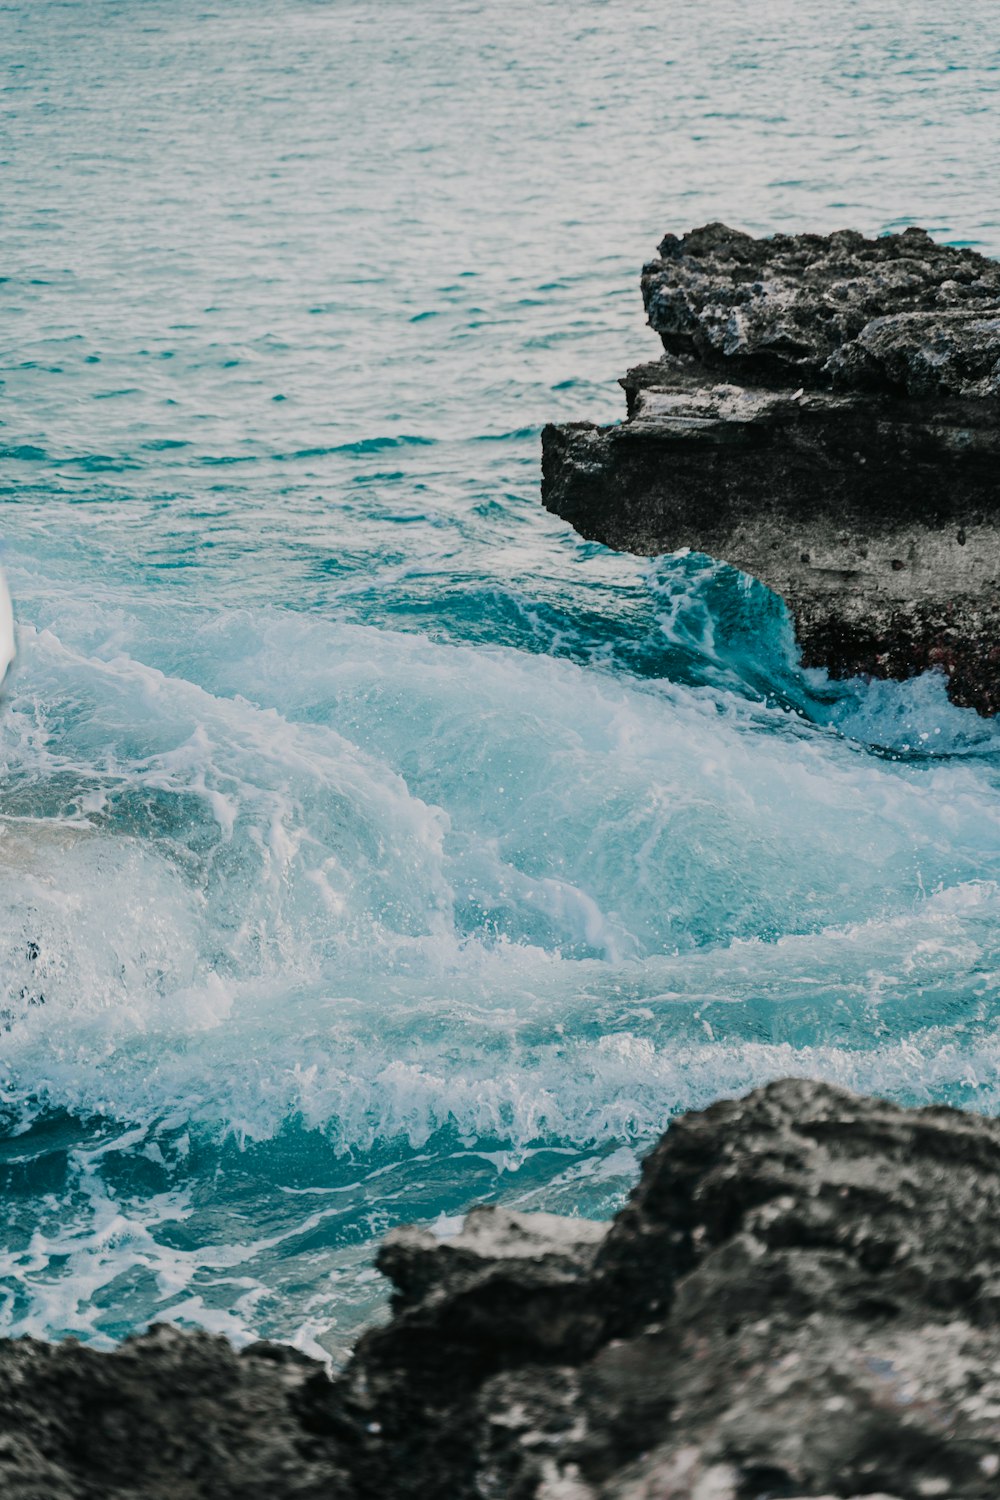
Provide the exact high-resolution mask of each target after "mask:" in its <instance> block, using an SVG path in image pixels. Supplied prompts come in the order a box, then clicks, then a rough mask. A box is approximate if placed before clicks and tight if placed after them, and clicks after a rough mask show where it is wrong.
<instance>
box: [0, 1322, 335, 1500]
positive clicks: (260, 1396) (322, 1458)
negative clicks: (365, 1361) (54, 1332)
mask: <svg viewBox="0 0 1000 1500" xmlns="http://www.w3.org/2000/svg"><path fill="white" fill-rule="evenodd" d="M310 1380H312V1381H314V1382H315V1381H319V1382H321V1383H322V1384H323V1385H328V1384H329V1382H328V1380H327V1377H326V1374H325V1372H324V1371H323V1369H322V1367H321V1366H319V1365H317V1364H316V1363H315V1362H314V1361H313V1360H309V1359H305V1358H304V1357H303V1356H301V1355H298V1354H297V1353H296V1352H295V1350H293V1349H289V1348H286V1347H284V1346H282V1345H277V1344H257V1345H254V1346H252V1347H251V1348H250V1349H247V1350H244V1352H243V1353H242V1354H237V1353H236V1352H235V1350H234V1349H233V1348H232V1347H231V1345H230V1344H229V1343H228V1342H227V1340H226V1339H224V1338H219V1337H212V1336H210V1335H209V1334H205V1333H197V1332H195V1333H181V1332H179V1331H178V1330H177V1329H174V1328H168V1327H165V1326H162V1325H161V1326H158V1327H154V1328H152V1329H151V1330H150V1331H149V1333H147V1334H144V1335H142V1336H141V1337H139V1338H132V1339H127V1340H126V1341H125V1343H124V1344H122V1345H121V1347H120V1348H119V1349H118V1350H116V1351H115V1352H114V1353H112V1354H102V1353H98V1352H96V1351H95V1350H93V1349H88V1348H85V1347H83V1346H81V1345H80V1344H78V1343H77V1342H76V1341H75V1340H73V1339H67V1340H66V1341H65V1342H64V1343H62V1344H57V1345H52V1344H43V1343H40V1342H39V1341H37V1340H35V1339H16V1340H11V1339H6V1340H3V1341H0V1494H2V1495H3V1497H4V1500H126V1497H128V1500H230V1497H231V1500H236V1497H237V1496H239V1497H240V1500H278V1497H281V1500H286V1497H287V1500H335V1497H344V1500H349V1497H351V1496H353V1493H354V1492H353V1490H352V1489H351V1488H350V1486H349V1483H348V1481H347V1478H346V1475H345V1474H344V1472H343V1470H342V1468H341V1465H340V1461H339V1457H338V1454H337V1451H336V1449H335V1447H334V1445H333V1443H332V1441H331V1439H330V1438H329V1437H328V1436H323V1435H317V1434H315V1433H314V1432H313V1431H311V1430H310V1428H309V1425H308V1423H307V1422H306V1421H304V1420H303V1417H302V1414H301V1413H300V1412H299V1411H298V1410H297V1409H296V1402H297V1401H299V1402H302V1401H303V1396H304V1395H305V1397H306V1400H305V1402H304V1405H305V1406H306V1407H307V1406H308V1391H309V1382H310Z"/></svg>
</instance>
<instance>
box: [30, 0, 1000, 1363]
mask: <svg viewBox="0 0 1000 1500" xmlns="http://www.w3.org/2000/svg"><path fill="white" fill-rule="evenodd" d="M991 30H992V31H994V32H995V16H994V13H993V7H992V6H990V5H987V4H985V3H981V4H975V3H973V4H970V5H968V6H965V7H963V8H962V9H961V10H960V11H954V10H948V9H947V8H946V7H942V6H941V5H939V4H937V3H930V0H905V3H904V0H875V3H873V4H870V5H865V6H859V5H856V4H854V3H851V0H823V3H822V4H820V3H818V0H794V3H793V0H772V3H768V4H761V5H755V6H747V5H743V4H736V3H735V0H701V3H699V4H697V5H694V4H675V5H669V6H667V5H664V4H662V3H655V4H653V3H645V0H572V3H570V0H505V3H503V4H500V3H492V4H491V3H482V0H436V3H429V0H379V3H378V4H375V3H371V0H368V3H363V4H362V3H358V0H217V3H206V0H73V3H63V0H15V3H10V0H8V3H0V64H2V69H3V78H2V89H3V92H2V95H0V174H2V175H0V183H2V189H0V191H2V220H0V249H2V264H0V276H2V278H3V279H2V281H0V313H2V316H0V343H2V354H0V377H2V381H3V390H2V405H0V419H2V427H0V481H2V495H3V501H4V507H3V514H2V531H3V535H4V538H5V549H6V550H5V559H4V561H5V566H6V570H7V573H8V576H9V579H10V583H11V587H12V590H13V593H14V596H15V600H16V607H17V615H18V621H19V648H20V654H19V661H18V665H17V667H16V669H15V673H14V676H13V679H12V681H11V683H10V685H9V688H8V693H7V699H6V704H5V707H4V710H3V713H2V717H0V1101H2V1114H0V1119H2V1137H3V1138H2V1141H0V1153H2V1154H0V1161H2V1193H3V1197H2V1202H3V1210H4V1212H3V1216H2V1231H0V1331H4V1332H7V1333H12V1334H21V1333H35V1334H41V1335H46V1336H59V1335H64V1334H68V1333H72V1334H75V1335H77V1336H79V1337H81V1338H84V1339H87V1340H91V1341H94V1342H95V1343H98V1344H105V1345H106V1344H108V1343H109V1342H111V1341H113V1340H115V1339H117V1338H119V1337H121V1336H123V1335H124V1334H126V1333H127V1332H129V1331H130V1330H133V1329H136V1328H141V1327H143V1326H145V1325H146V1324H147V1323H148V1322H150V1321H151V1320H156V1319H168V1320H173V1321H176V1322H179V1323H185V1324H200V1325H203V1326H206V1327H209V1328H212V1329H218V1330H222V1331H225V1332H226V1333H228V1334H230V1335H232V1336H233V1337H234V1338H236V1339H237V1340H245V1339H248V1338H252V1337H257V1336H260V1335H266V1336H271V1337H277V1338H280V1339H286V1340H290V1341H292V1342H295V1343H297V1344H298V1345H299V1346H300V1347H302V1348H304V1349H307V1350H310V1351H312V1352H313V1353H319V1354H324V1353H326V1354H331V1355H333V1356H334V1357H339V1356H341V1355H342V1353H343V1351H344V1349H345V1348H346V1347H348V1345H349V1344H350V1341H351V1339H352V1337H353V1336H354V1334H355V1333H356V1330H357V1328H358V1327H359V1325H360V1324H361V1323H362V1322H364V1321H365V1320H367V1319H370V1318H371V1317H373V1316H378V1315H379V1310H380V1308H381V1307H382V1305H383V1299H384V1284H383V1283H382V1281H381V1278H380V1277H379V1276H378V1275H377V1273H376V1272H375V1271H374V1270H372V1269H371V1261H372V1255H373V1251H374V1247H375V1244H376V1242H377V1241H378V1239H379V1237H380V1236H381V1235H382V1234H384V1233H385V1232H386V1231H387V1230H388V1229H389V1228H390V1227H391V1226H393V1225H395V1224H398V1223H401V1222H406V1221H412V1220H417V1221H421V1222H423V1223H426V1224H429V1225H431V1226H434V1227H436V1228H437V1229H438V1230H439V1231H440V1232H447V1231H448V1230H449V1228H451V1227H452V1226H453V1225H454V1223H455V1221H456V1217H457V1216H458V1215H459V1214H461V1212H462V1211H463V1210H464V1209H466V1208H467V1207H468V1206H469V1205H470V1204H472V1203H475V1202H483V1201H486V1202H492V1201H502V1202H504V1203H507V1204H511V1205H515V1206H517V1207H520V1208H526V1209H532V1208H546V1209H553V1210H557V1211H560V1212H565V1213H582V1214H588V1215H593V1216H603V1215H606V1214H608V1213H610V1212H611V1211H613V1210H614V1208H615V1207H616V1206H617V1205H618V1204H619V1203H620V1202H621V1201H622V1198H623V1195H624V1194H625V1192H626V1191H627V1189H628V1187H629V1185H630V1184H631V1183H632V1181H633V1180H634V1177H635V1172H636V1163H637V1160H638V1158H639V1157H640V1156H641V1154H642V1152H643V1150H644V1149H645V1148H646V1147H647V1146H648V1144H649V1143H650V1142H651V1141H652V1140H654V1139H655V1137H656V1136H657V1134H658V1133H659V1132H660V1131H661V1130H662V1129H663V1128H664V1126H665V1125H666V1124H667V1122H668V1121H669V1119H670V1118H671V1116H672V1115H674V1114H675V1113H676V1112H677V1111H679V1110H683V1109H685V1108H689V1107H691V1106H698V1105H703V1104H705V1103H707V1102H708V1101H710V1100H711V1099H713V1098H715V1097H717V1096H719V1095H724V1094H733V1093H738V1092H741V1091H743V1090H746V1089H748V1088H750V1087H751V1086H752V1085H754V1084H757V1083H760V1082H762V1081H764V1080H766V1079H769V1078H773V1077H776V1076H779V1075H783V1074H789V1073H795V1074H805V1075H809V1076H817V1077H823V1078H828V1079H832V1080H835V1081H837V1082H839V1083H843V1084H846V1085H849V1086H852V1087H856V1088H860V1089H873V1090H879V1091H882V1092H885V1093H887V1094H889V1095H890V1096H892V1097H895V1098H899V1099H903V1100H908V1101H927V1100H936V1101H951V1102H954V1103H957V1104H962V1105H966V1106H970V1107H972V1108H975V1109H980V1110H986V1111H996V1110H997V1109H1000V1040H998V1038H997V1021H998V1015H1000V999H998V974H1000V797H998V779H1000V739H998V731H997V730H996V729H995V728H994V727H993V726H992V725H991V724H989V723H987V722H986V721H984V720H981V719H979V718H977V717H976V716H975V715H974V714H970V713H967V712H961V711H959V710H957V709H955V708H953V707H951V706H950V705H949V704H948V702H947V698H946V694H945V691H944V687H943V683H942V681H941V680H940V679H939V678H936V677H926V678H924V679H921V680H919V681H917V682H914V683H910V684H908V685H902V686H901V685H886V684H877V685H871V686H866V685H864V684H862V683H858V682H849V683H832V682H830V681H829V680H828V679H827V678H826V677H825V676H824V675H823V674H822V673H817V672H809V673H803V672H802V671H800V670H799V669H798V666H797V664H796V659H795V651H794V643H793V640H792V637H791V633H790V629H789V625H788V621H787V618H786V616H785V613H784V610H783V607H782V606H781V604H780V602H779V601H777V600H776V599H775V598H774V597H773V596H772V595H770V594H769V593H767V592H766V591H765V590H764V589H762V588H761V587H760V586H759V585H756V584H754V583H752V582H751V581H750V580H748V579H746V578H743V577H741V576H739V575H738V574H736V573H734V572H732V571H730V570H728V569H727V568H725V567H724V566H722V565H720V564H719V563H716V562H711V561H709V560H708V559H706V558H703V557H698V556H693V555H687V556H674V557H662V558H657V559H653V560H650V559H642V558H634V557H627V556H619V555H615V554H613V553H610V552H608V551H606V550H604V549H603V548H601V547H598V546H596V545H593V544H590V543H587V542H584V541H582V540H581V539H580V538H579V537H577V536H576V535H575V534H574V533H573V532H572V531H571V530H570V529H569V528H568V527H567V526H565V525H564V524H563V523H561V522H560V521H558V520H556V519H555V518H553V517H551V516H549V515H547V514H546V513H545V511H544V510H542V508H541V506H540V504H539V497H538V480H539V441H538V434H539V429H540V426H541V424H542V423H543V422H544V421H547V420H553V419H554V420H560V419H563V420H567V419H577V418H589V419H593V420H601V421H614V420H617V419H619V417H620V416H621V414H622V409H623V401H622V396H621V392H620V390H619V388H618V386H617V384H616V378H617V377H618V376H619V375H620V374H622V373H623V372H624V370H625V368H626V367H627V366H628V365H629V364H630V363H637V362H639V361H641V360H644V359H648V358H651V357H655V355H656V352H657V344H656V340H655V339H654V337H653V336H652V334H651V333H650V332H649V331H648V330H647V329H646V328H645V327H644V325H643V317H642V308H641V300H640V296H639V290H638V276H639V269H640V266H641V263H642V261H643V259H644V258H645V257H647V256H648V255H649V254H651V253H652V252H653V250H654V248H655V245H656V243H657V241H658V239H659V237H660V236H661V235H662V234H663V233H664V232H665V231H666V230H668V229H669V230H674V231H681V230H683V229H685V228H687V227H690V226H693V225H696V224H699V223H702V222H705V221H706V220H709V219H712V218H724V219H726V220H727V221H728V222H730V223H733V224H736V225H739V226H742V227H744V228H746V229H748V230H751V231H754V232H758V233H759V232H767V231H773V230H776V229H779V228H780V229H797V228H810V229H817V230H823V229H830V228H834V227H839V226H842V225H845V224H846V225H854V226H856V227H858V228H860V229H863V230H866V231H868V232H880V231H885V230H889V229H898V228H901V227H902V226H904V225H906V224H909V223H912V222H915V223H919V224H922V225H924V226H925V227H926V228H927V229H929V230H930V231H932V232H933V233H934V234H935V235H937V236H938V237H940V238H942V239H943V240H945V241H948V242H950V243H956V244H972V245H976V246H978V247H979V248H981V249H984V250H986V251H993V252H996V251H998V250H1000V216H998V212H997V206H996V192H995V187H996V180H995V179H996V171H995V169H996V162H997V153H996V145H997V141H996V119H997V111H998V108H1000V72H998V65H997V57H996V49H995V47H994V46H993V45H992V42H991V40H990V32H991ZM994 39H995V38H994Z"/></svg>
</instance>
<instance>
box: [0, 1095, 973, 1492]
mask: <svg viewBox="0 0 1000 1500" xmlns="http://www.w3.org/2000/svg"><path fill="white" fill-rule="evenodd" d="M380 1264H381V1266H382V1268H383V1270H385V1271H386V1272H387V1273H388V1274H389V1276H390V1277H391V1278H392V1280H393V1281H394V1283H395V1285H396V1288H397V1291H396V1296H395V1299H394V1304H393V1313H394V1316H393V1318H392V1320H391V1321H390V1323H389V1324H388V1325H387V1326H386V1327H384V1328H380V1329H378V1330H374V1331H372V1332H370V1333H368V1334H366V1335H365V1336H364V1337H363V1338H362V1340H361V1341H360V1343H359V1345H358V1348H357V1350H356V1351H355V1354H354V1356H353V1358H352V1360H351V1362H350V1363H349V1365H348V1366H347V1368H346V1370H345V1371H344V1372H343V1373H341V1374H340V1375H337V1376H335V1377H333V1378H332V1379H331V1378H329V1377H328V1376H327V1375H326V1373H325V1372H324V1371H323V1370H322V1369H321V1367H319V1366H318V1365H315V1364H313V1363H312V1362H311V1361H309V1360H306V1359H305V1358H304V1357H302V1356H299V1355H296V1354H294V1353H293V1352H291V1351H283V1350H281V1349H279V1348H277V1347H275V1346H271V1345H257V1346H254V1347H252V1348H251V1349H249V1350H246V1351H244V1352H243V1353H242V1354H240V1355H236V1354H235V1353H234V1352H233V1351H232V1350H231V1349H230V1348H229V1346H228V1345H227V1344H226V1343H225V1341H224V1340H222V1339H214V1338H210V1337H208V1336H207V1335H204V1334H179V1333H176V1332H173V1331H165V1330H159V1331H154V1332H153V1333H152V1334H150V1335H147V1336H146V1337H144V1338H141V1339H137V1340H132V1341H129V1342H128V1343H127V1344H126V1345H125V1346H123V1348H122V1349H121V1350H120V1351H119V1352H117V1353H114V1354H98V1353H94V1352H93V1351H90V1350H86V1349H81V1348H80V1346H78V1345H76V1344H73V1343H71V1342H70V1343H66V1344H63V1345H60V1346H58V1347H51V1346H46V1345H41V1344H37V1343H34V1342H32V1341H21V1342H15V1343H11V1342H8V1343H6V1344H4V1345H2V1346H0V1473H2V1474H3V1479H4V1485H3V1493H4V1495H5V1496H7V1495H9V1496H11V1497H12V1500H13V1497H17V1500H28V1497H29V1496H30V1497H32V1500H41V1497H42V1496H44V1497H45V1500H57V1497H60V1500H61V1497H62V1496H64V1495H65V1496H73V1497H76V1496H91V1495H93V1496H95V1497H96V1496H98V1495H100V1496H101V1497H102V1500H118V1497H122V1500H124V1496H126V1495H129V1496H137V1495H141V1496H144V1497H145V1496H150V1497H157V1496H160V1495H162V1496H164V1497H165V1496H167V1495H170V1496H171V1497H175V1496H184V1497H187V1496H190V1497H202V1496H204V1497H213V1500H228V1497H230V1496H232V1497H234V1500H235V1497H236V1496H237V1495H239V1496H253V1495H257V1494H260V1495H261V1496H263V1495H265V1494H266V1495H269V1496H274V1497H282V1496H286V1495H287V1496H296V1497H305V1496H309V1497H312V1496H314V1495H315V1496H319V1495H325V1496H330V1497H333V1496H341V1497H369V1496H370V1497H375V1496H379V1497H393V1496H401V1497H403V1496H421V1497H426V1500H433V1497H441V1500H444V1497H448V1500H465V1497H468V1500H473V1497H476V1500H492V1497H495V1500H612V1497H614V1500H666V1497H672V1500H765V1497H777V1496H843V1497H848V1496H862V1495H866V1496H872V1497H874V1496H876V1495H883V1496H895V1497H898V1500H921V1497H931V1496H954V1497H986V1496H993V1495H995V1494H997V1493H998V1491H1000V1122H997V1121H994V1120H988V1119H983V1118H980V1117H977V1116H974V1115H968V1114H962V1113H960V1112H958V1111H953V1110H948V1109H925V1110H903V1109H899V1108H897V1107H895V1106H893V1105H890V1104H886V1103H883V1102H881V1101H879V1100H874V1099H859V1098H856V1097H854V1096H853V1095H850V1094H847V1093H844V1092H843V1091H841V1090H838V1089H834V1088H830V1087H828V1086H825V1085H822V1084H814V1083H804V1082H794V1081H791V1082H784V1083H778V1084H773V1085H771V1086H770V1087H768V1088H766V1089H762V1090H759V1091H758V1092H756V1093H754V1094H751V1095H750V1096H749V1097H748V1098H747V1099H744V1100H740V1101H737V1102H725V1103H720V1104H717V1105H715V1106H713V1107H712V1108H711V1109H708V1110H705V1111H703V1112H701V1113H696V1114H689V1115H685V1116H683V1117H682V1118H681V1119H679V1120H677V1121H676V1122H675V1123H674V1124H673V1125H672V1126H671V1127H670V1129H669V1130H668V1131H667V1133H666V1135H665V1136H664V1137H663V1139H662V1141H661V1142H660V1144H659V1146H658V1147H657V1148H656V1149H655V1151H653V1153H652V1154H651V1155H650V1156H649V1157H648V1158H647V1160H646V1162H645V1163H644V1166H643V1172H642V1180H641V1182H640V1184H639V1186H638V1187H637V1188H636V1190H635V1192H634V1193H633V1195H632V1198H631V1200H630V1202H629V1203H628V1205H627V1206H626V1207H625V1208H624V1209H623V1210H622V1212H621V1213H620V1214H619V1215H618V1216H617V1218H616V1219H615V1220H614V1221H613V1222H612V1224H611V1225H610V1226H607V1225H598V1224H593V1223H590V1222H588V1221H583V1220H573V1219H559V1218H555V1217H552V1216H550V1215H519V1214H513V1213H509V1212H506V1211H504V1210H500V1209H496V1210H493V1209H478V1210H475V1211H474V1212H473V1213H472V1214H470V1215H469V1217H468V1219H467V1220H466V1225H465V1228H464V1230H463V1232H462V1233H461V1234H460V1235H458V1236H457V1237H455V1238H454V1239H451V1240H448V1241H444V1242H440V1241H438V1240H436V1239H435V1238H434V1237H433V1236H432V1235H430V1234H429V1233H427V1232H426V1231H418V1230H412V1229H409V1230H401V1231H397V1232H396V1233H395V1234H393V1235H391V1236H390V1237H389V1239H388V1240H387V1241H386V1244H385V1246H384V1247H383V1250H382V1252H381V1256H380Z"/></svg>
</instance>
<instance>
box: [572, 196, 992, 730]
mask: <svg viewBox="0 0 1000 1500" xmlns="http://www.w3.org/2000/svg"><path fill="white" fill-rule="evenodd" d="M642 291H643V298H644V302H645V306H646V310H647V313H648V316H649V322H650V325H651V327H652V328H653V329H654V330H655V331H656V332H657V333H659V335H660V338H661V341H662V343H663V346H664V353H663V356H662V358H661V359H659V360H657V361H652V362H650V363H647V364H645V365H640V366H638V367H637V368H635V369H633V370H630V371H629V373H628V374H627V375H626V376H625V378H624V379H623V381H622V382H621V383H622V385H623V386H624V388H625V392H626V397H627V418H626V420H625V422H624V423H622V424H621V425H620V426H616V427H596V426H593V425H592V424H589V423H568V424H565V425H562V426H551V425H550V426H548V427H546V428H545V429H544V432H543V435H542V501H543V504H544V505H545V506H546V507H547V508H548V509H549V510H551V511H553V512H554V513H555V514H557V515H559V516H561V517H562V518H563V519H565V520H567V521H569V522H570V523H571V524H572V525H573V526H574V527H575V528H576V529H577V530H578V531H579V532H580V533H581V534H582V535H583V536H585V537H588V538H589V539H592V540H596V541H600V542H603V543H605V544H606V545H608V546H611V547H615V548H617V549H619V550H621V551H629V552H637V553H640V554H643V555H652V554H658V553H663V552H674V551H677V550H679V549H681V548H690V549H691V550H692V551H697V552H705V553H707V554H709V555H710V556H712V557H715V558H718V559H719V560H720V561H724V562H728V563H731V564H732V565H733V566H734V567H737V568H739V569H741V570H742V571H743V572H746V573H750V574H752V575H753V576H754V577H756V578H758V579H760V581H761V582H763V583H765V584H767V586H768V587H770V588H771V589H773V590H774V592H775V593H777V594H780V595H781V596H782V598H784V599H785V601H786V603H787V604H788V607H789V610H790V613H791V615H792V619H793V622H794V624H795V629H796V635H797V638H798V641H799V645H800V647H801V650H802V659H803V663H804V665H806V666H823V667H826V668H827V669H828V670H829V671H830V672H831V674H832V675H834V676H840V677H846V676H855V675H859V674H861V675H868V676H876V677H899V678H903V677H909V676H913V675H915V674H917V673H919V672H922V671H925V670H927V669H929V668H938V669H941V670H943V671H945V672H946V673H947V674H948V677H949V693H950V695H951V697H952V699H953V700H954V701H955V702H956V703H958V704H960V705H962V706H966V707H972V708H976V709H977V710H978V711H979V712H980V713H982V714H994V713H996V712H997V711H998V709H1000V481H998V478H997V475H998V472H1000V471H998V467H997V465H998V460H1000V263H998V262H995V261H992V260H988V259H986V258H985V257H984V256H981V255H977V254H975V253H974V252H973V251H971V250H965V249H955V248H953V247H950V246H942V245H937V244H935V242H934V241H933V240H932V239H931V238H930V236H928V235H927V234H925V233H924V231H923V230H919V229H908V230H906V231H905V232H904V233H903V234H898V235H887V236H885V237H883V238H881V239H877V240H866V239H864V238H863V237H862V236H861V235H859V234H856V233H854V232H853V231H848V230H843V231H839V232H838V233H836V234H832V235H807V234H803V235H776V236H774V237H773V238H771V239H753V238H751V237H750V236H749V235H744V234H741V233H739V232H738V231H735V230H731V229H729V228H727V227H726V226H725V225H722V224H712V225H707V226H706V227H705V228H703V229H700V230H695V231H693V232H692V233H690V234H688V235H686V236H684V237H683V238H680V239H678V238H677V237H676V236H674V235H667V236H666V238H665V239H664V241H663V242H662V244H661V246H660V255H659V258H658V259H656V260H654V261H651V262H650V263H649V264H648V265H647V266H646V267H645V268H644V270H643V275H642Z"/></svg>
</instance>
